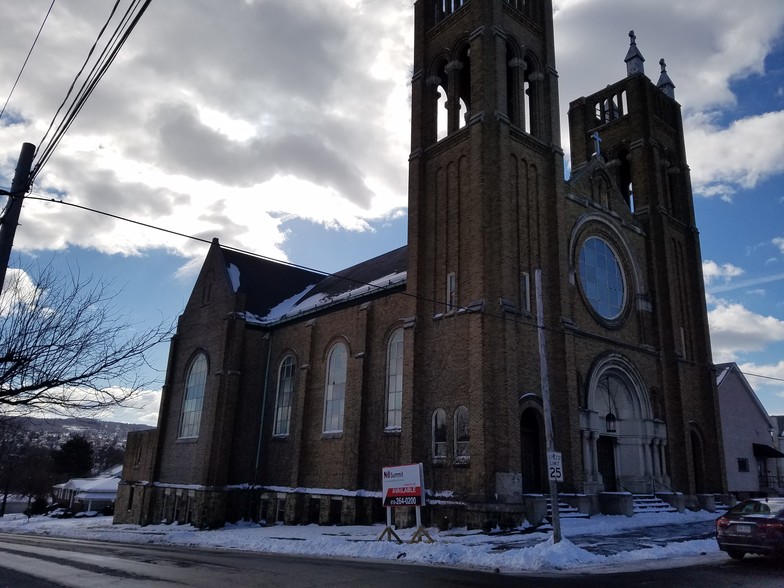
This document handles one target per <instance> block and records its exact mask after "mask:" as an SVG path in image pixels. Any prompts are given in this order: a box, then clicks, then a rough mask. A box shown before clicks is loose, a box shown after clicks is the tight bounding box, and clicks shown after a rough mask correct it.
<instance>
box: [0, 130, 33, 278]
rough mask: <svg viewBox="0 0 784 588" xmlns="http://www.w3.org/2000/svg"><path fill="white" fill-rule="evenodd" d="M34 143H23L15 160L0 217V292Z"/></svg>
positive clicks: (28, 178) (28, 186) (25, 186)
mask: <svg viewBox="0 0 784 588" xmlns="http://www.w3.org/2000/svg"><path fill="white" fill-rule="evenodd" d="M34 155H35V145H33V144H32V143H23V144H22V151H21V152H20V153H19V160H18V161H17V162H16V174H15V175H14V181H13V182H12V183H11V192H9V193H8V203H7V204H6V207H5V213H4V214H3V217H2V218H0V292H1V291H2V290H3V284H5V273H6V271H7V270H8V261H9V259H11V247H12V246H13V244H14V235H15V234H16V226H17V225H18V224H19V213H21V212H22V200H24V197H25V194H27V191H28V190H29V189H30V168H31V167H32V165H33V156H34Z"/></svg>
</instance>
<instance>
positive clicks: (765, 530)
mask: <svg viewBox="0 0 784 588" xmlns="http://www.w3.org/2000/svg"><path fill="white" fill-rule="evenodd" d="M716 541H718V543H719V549H721V550H722V551H726V552H727V555H729V556H730V557H731V558H732V559H742V558H743V556H744V555H746V554H747V553H758V554H762V555H784V498H753V499H750V500H744V501H743V502H741V503H739V504H737V505H735V506H734V507H732V508H731V509H730V510H728V511H727V512H726V513H724V514H723V515H722V516H720V517H719V518H718V519H717V520H716Z"/></svg>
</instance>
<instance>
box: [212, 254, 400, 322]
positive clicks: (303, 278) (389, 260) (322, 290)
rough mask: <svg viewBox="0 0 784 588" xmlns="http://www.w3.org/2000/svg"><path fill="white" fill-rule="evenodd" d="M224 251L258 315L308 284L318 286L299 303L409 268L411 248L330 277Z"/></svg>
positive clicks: (265, 314) (247, 303)
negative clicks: (236, 270) (236, 271)
mask: <svg viewBox="0 0 784 588" xmlns="http://www.w3.org/2000/svg"><path fill="white" fill-rule="evenodd" d="M221 253H222V254H223V258H224V260H225V262H226V268H227V272H228V267H229V266H230V265H234V266H236V267H237V269H238V270H239V275H240V284H239V289H238V292H241V293H243V294H245V297H246V310H247V311H248V312H251V313H253V314H254V315H256V316H257V317H259V318H263V317H265V316H267V315H268V314H269V312H270V310H271V309H273V308H275V307H276V306H278V305H279V304H280V303H281V302H284V301H286V300H289V299H290V298H291V297H293V296H296V295H297V294H299V293H301V292H303V291H304V290H305V289H306V288H307V287H308V286H315V287H314V288H312V289H311V290H309V291H308V292H307V293H306V294H305V295H304V296H303V298H302V299H300V300H299V301H297V302H298V303H299V302H302V300H304V299H307V298H310V297H311V296H314V295H318V294H322V295H325V296H337V295H340V294H343V293H345V292H349V291H351V290H354V289H357V288H359V287H360V286H363V285H366V284H369V283H371V282H375V281H376V280H378V279H379V278H383V277H384V276H388V275H391V274H399V273H402V272H405V271H406V270H407V268H408V255H407V253H408V248H407V247H406V246H405V245H404V246H403V247H400V248H398V249H395V250H394V251H390V252H389V253H384V254H383V255H379V256H378V257H374V258H373V259H369V260H367V261H363V262H362V263H359V264H357V265H355V266H352V267H350V268H347V269H345V270H342V271H340V272H338V273H336V274H333V275H330V276H324V275H323V274H320V273H318V272H314V271H309V270H305V269H301V268H297V267H292V266H290V265H286V264H284V263H280V262H276V261H271V260H267V259H261V258H259V257H255V256H252V255H247V254H244V253H240V252H239V251H235V250H232V249H224V248H223V247H221ZM379 286H381V287H383V286H384V285H383V284H379ZM294 306H296V304H295V305H294Z"/></svg>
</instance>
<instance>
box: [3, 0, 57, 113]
mask: <svg viewBox="0 0 784 588" xmlns="http://www.w3.org/2000/svg"><path fill="white" fill-rule="evenodd" d="M55 1H56V0H52V3H51V4H50V5H49V10H47V11H46V16H44V20H43V22H42V23H41V26H40V28H39V29H38V34H36V36H35V39H33V45H32V46H31V47H30V51H28V52H27V57H25V60H24V63H23V64H22V69H20V70H19V75H18V76H16V80H15V81H14V85H13V86H12V87H11V91H10V92H9V93H8V98H6V99H5V104H3V108H2V109H1V110H0V118H3V114H4V113H5V109H6V107H7V106H8V102H9V101H10V100H11V96H13V94H14V90H16V85H17V84H18V83H19V79H20V78H21V77H22V73H23V72H24V70H25V67H26V66H27V62H28V60H29V59H30V55H32V54H33V49H35V45H36V43H38V37H40V36H41V31H43V30H44V25H45V24H46V20H47V19H48V18H49V15H50V14H51V12H52V8H54V3H55Z"/></svg>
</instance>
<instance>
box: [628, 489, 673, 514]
mask: <svg viewBox="0 0 784 588" xmlns="http://www.w3.org/2000/svg"><path fill="white" fill-rule="evenodd" d="M632 502H633V504H634V513H635V514H643V513H660V512H678V509H677V508H675V507H673V506H671V505H670V504H669V503H667V502H665V501H664V500H662V499H661V498H658V497H656V496H654V495H653V494H635V495H634V496H632Z"/></svg>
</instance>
